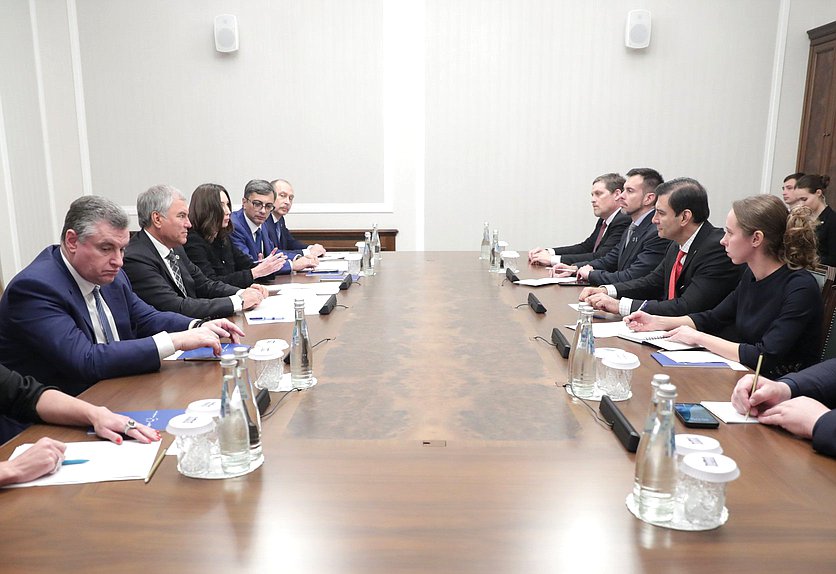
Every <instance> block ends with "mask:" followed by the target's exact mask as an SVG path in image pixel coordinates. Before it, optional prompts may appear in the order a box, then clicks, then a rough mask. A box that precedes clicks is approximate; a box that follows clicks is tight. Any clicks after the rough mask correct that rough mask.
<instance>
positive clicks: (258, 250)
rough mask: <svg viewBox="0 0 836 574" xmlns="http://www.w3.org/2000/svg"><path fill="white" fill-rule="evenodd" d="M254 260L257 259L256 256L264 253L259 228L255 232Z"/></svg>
mask: <svg viewBox="0 0 836 574" xmlns="http://www.w3.org/2000/svg"><path fill="white" fill-rule="evenodd" d="M255 250H256V254H255V259H258V256H259V255H261V254H262V253H264V239H263V238H262V237H261V228H260V227H259V228H258V229H256V230H255Z"/></svg>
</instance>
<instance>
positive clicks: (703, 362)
mask: <svg viewBox="0 0 836 574" xmlns="http://www.w3.org/2000/svg"><path fill="white" fill-rule="evenodd" d="M650 356H651V357H653V358H654V359H656V361H657V362H658V363H659V364H660V365H662V366H664V367H709V368H712V367H713V368H730V369H733V370H735V371H748V370H749V369H748V368H746V367H744V366H743V365H741V364H740V363H738V362H737V361H731V360H729V359H726V358H725V357H721V356H720V355H717V354H716V353H712V352H710V351H662V352H660V353H651V355H650Z"/></svg>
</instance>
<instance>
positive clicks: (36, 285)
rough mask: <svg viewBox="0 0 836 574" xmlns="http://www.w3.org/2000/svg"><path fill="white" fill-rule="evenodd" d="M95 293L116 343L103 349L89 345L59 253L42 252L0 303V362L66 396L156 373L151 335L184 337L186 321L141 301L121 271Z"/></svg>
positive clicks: (89, 330)
mask: <svg viewBox="0 0 836 574" xmlns="http://www.w3.org/2000/svg"><path fill="white" fill-rule="evenodd" d="M101 293H102V298H103V299H104V300H105V302H106V303H107V306H108V307H109V308H110V311H111V313H112V314H113V320H114V322H115V323H116V330H117V332H118V333H119V338H120V339H121V340H120V341H115V342H113V343H110V344H107V345H100V344H96V342H95V341H96V337H95V335H94V334H93V325H92V324H91V322H90V314H89V313H88V311H87V305H86V304H85V303H84V297H83V296H82V295H81V291H80V290H79V288H78V284H77V283H76V282H75V280H74V279H73V277H72V275H70V272H69V270H68V269H67V267H66V266H65V265H64V261H63V260H62V259H61V252H60V249H59V247H58V246H57V245H53V246H51V247H47V248H46V249H44V250H43V251H42V252H41V253H40V254H39V255H38V256H37V257H36V258H35V260H34V261H33V262H32V263H31V264H29V265H28V266H27V267H26V268H25V269H24V270H23V271H21V272H20V273H18V274H17V276H16V277H15V278H14V279H12V281H11V282H10V283H9V286H8V288H7V289H6V292H5V293H3V297H2V299H0V363H2V364H3V365H5V366H7V367H8V368H10V369H13V370H15V371H17V372H19V373H20V374H22V375H30V376H33V377H35V378H36V379H38V380H39V381H40V382H41V383H43V384H46V385H55V386H57V387H58V388H60V389H61V390H62V391H64V392H65V393H68V394H71V395H77V394H79V393H80V392H81V391H83V390H84V389H86V388H87V387H89V386H91V385H92V384H94V383H96V382H98V381H100V380H102V379H110V378H113V377H122V376H127V375H136V374H139V373H148V372H151V371H156V370H157V369H159V368H160V356H159V353H158V352H157V346H156V344H155V343H154V341H153V340H152V339H151V336H152V335H155V334H157V333H159V332H161V331H169V332H172V333H173V332H178V331H185V330H186V329H188V328H189V323H190V322H191V319H189V318H188V317H184V316H182V315H178V314H176V313H161V312H159V311H157V310H156V309H154V308H153V307H151V306H149V305H146V304H145V303H143V302H142V301H141V300H140V299H139V297H137V296H136V295H135V294H134V292H133V291H132V290H131V284H130V282H129V281H128V278H127V277H126V276H125V274H124V273H123V272H121V271H120V272H119V274H118V275H117V276H116V279H114V281H113V283H111V284H109V285H102V288H101Z"/></svg>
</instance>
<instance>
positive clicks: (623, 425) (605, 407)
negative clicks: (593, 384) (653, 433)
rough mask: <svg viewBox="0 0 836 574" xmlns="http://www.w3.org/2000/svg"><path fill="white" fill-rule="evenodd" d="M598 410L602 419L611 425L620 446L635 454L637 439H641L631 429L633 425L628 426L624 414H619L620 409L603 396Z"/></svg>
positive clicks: (607, 397) (637, 445) (628, 423)
mask: <svg viewBox="0 0 836 574" xmlns="http://www.w3.org/2000/svg"><path fill="white" fill-rule="evenodd" d="M598 410H600V411H601V414H602V415H603V416H604V419H606V421H607V422H608V423H611V424H612V430H613V432H614V433H615V436H617V437H618V440H620V441H621V444H622V445H624V448H626V449H627V452H636V449H637V448H639V439H640V438H641V437H640V436H639V433H637V432H636V429H634V428H633V425H631V424H630V421H628V420H627V417H625V416H624V413H622V412H621V409H619V408H618V406H616V404H615V403H614V402H612V399H610V397H609V396H607V395H604V396H603V397H601V405H600V406H599V407H598Z"/></svg>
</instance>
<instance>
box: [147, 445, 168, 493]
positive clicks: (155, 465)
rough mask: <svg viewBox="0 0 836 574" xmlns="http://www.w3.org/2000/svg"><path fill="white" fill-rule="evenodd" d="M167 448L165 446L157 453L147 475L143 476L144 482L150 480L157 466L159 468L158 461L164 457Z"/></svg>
mask: <svg viewBox="0 0 836 574" xmlns="http://www.w3.org/2000/svg"><path fill="white" fill-rule="evenodd" d="M167 450H168V447H165V448H164V449H162V450H161V451H160V452H159V453H158V454H157V458H156V459H155V460H154V464H152V465H151V470H149V471H148V476H146V477H145V484H148V483H149V482H151V477H152V476H154V473H155V472H157V469H158V468H160V463H161V462H162V461H163V459H164V458H165V453H166V451H167Z"/></svg>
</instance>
